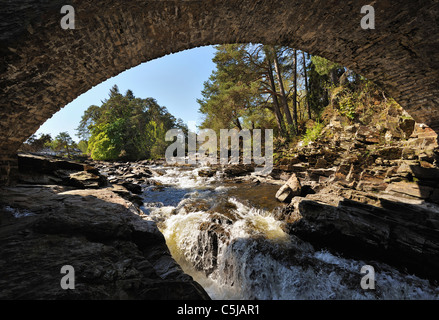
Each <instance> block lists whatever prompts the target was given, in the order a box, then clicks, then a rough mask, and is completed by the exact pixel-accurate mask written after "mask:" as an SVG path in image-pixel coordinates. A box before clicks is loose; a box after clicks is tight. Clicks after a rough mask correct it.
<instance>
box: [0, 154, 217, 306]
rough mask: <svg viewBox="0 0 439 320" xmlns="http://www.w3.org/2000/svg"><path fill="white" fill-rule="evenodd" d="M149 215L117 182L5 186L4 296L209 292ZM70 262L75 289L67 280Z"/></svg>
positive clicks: (0, 196) (0, 260)
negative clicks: (79, 185)
mask: <svg viewBox="0 0 439 320" xmlns="http://www.w3.org/2000/svg"><path fill="white" fill-rule="evenodd" d="M40 160H41V159H40ZM37 161H39V160H37ZM41 165H42V166H41V167H40V169H41V168H43V167H44V165H47V163H45V162H44V163H42V164H41ZM52 165H53V164H52ZM61 165H64V164H61ZM69 166H74V164H69ZM52 169H53V168H52ZM55 169H56V170H61V169H60V168H55ZM68 169H72V168H70V167H69V168H68ZM76 169H78V168H76ZM56 170H55V171H56ZM77 173H84V174H85V173H87V171H78V172H77ZM21 174H23V173H21ZM39 177H40V178H41V176H39ZM41 182H44V181H41ZM141 215H142V212H141V211H140V210H139V209H138V207H136V206H134V205H133V204H132V203H131V202H129V201H127V200H125V199H123V198H122V197H120V196H118V195H117V194H116V193H115V192H113V191H111V188H86V187H84V188H83V189H73V187H72V186H71V185H70V187H66V186H62V185H53V184H52V185H50V184H46V185H35V184H34V185H32V184H30V183H28V184H26V185H25V184H22V185H18V186H17V187H13V188H12V187H10V188H6V187H4V188H2V189H1V190H0V266H1V270H2V271H1V274H2V275H1V277H0V299H32V300H33V299H50V300H52V299H99V300H102V299H209V297H208V295H207V294H206V292H205V291H204V289H203V288H202V287H201V286H200V285H199V284H198V283H196V282H194V281H193V279H192V278H191V277H190V276H188V275H186V274H184V273H183V271H182V270H181V268H180V267H179V266H178V264H177V263H176V262H175V261H174V259H173V258H172V257H171V255H170V253H169V250H168V248H167V246H166V243H165V239H164V237H163V235H162V234H161V233H160V232H159V230H158V229H157V227H156V225H155V223H153V222H152V221H147V220H144V219H143V218H142V216H141ZM65 265H70V266H72V267H73V268H74V275H73V277H74V282H75V289H74V290H63V289H62V288H61V281H62V279H63V277H64V276H67V275H66V274H62V273H61V268H62V267H63V266H65ZM70 276H72V275H71V274H70Z"/></svg>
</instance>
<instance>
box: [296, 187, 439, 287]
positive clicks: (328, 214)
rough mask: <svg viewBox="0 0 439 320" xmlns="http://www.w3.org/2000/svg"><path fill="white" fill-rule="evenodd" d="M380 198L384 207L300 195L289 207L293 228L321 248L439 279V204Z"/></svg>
mask: <svg viewBox="0 0 439 320" xmlns="http://www.w3.org/2000/svg"><path fill="white" fill-rule="evenodd" d="M379 201H380V205H381V206H380V207H378V206H374V205H370V204H365V203H361V202H358V201H353V200H349V199H346V198H342V197H338V198H335V199H334V196H333V197H332V199H331V201H328V197H325V196H320V195H314V196H313V197H309V198H296V199H294V201H293V203H292V204H291V205H290V207H289V209H288V210H291V211H290V212H291V213H292V215H293V217H290V219H291V220H292V221H294V222H292V223H291V225H290V232H291V234H294V235H296V236H298V237H300V238H301V239H304V240H306V241H309V242H311V243H312V244H314V245H316V246H317V247H324V248H329V249H331V250H335V251H338V252H341V253H343V254H345V255H349V256H352V257H355V258H360V259H375V260H378V261H384V262H387V263H389V264H392V265H394V266H397V267H398V268H401V269H407V270H408V271H409V272H411V273H416V274H418V275H420V276H423V277H427V278H430V279H435V280H439V275H438V274H437V270H438V268H439V255H438V252H439V206H435V205H425V204H424V205H421V204H408V203H401V202H395V201H390V200H386V199H384V198H381V199H379Z"/></svg>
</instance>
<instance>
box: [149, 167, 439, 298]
mask: <svg viewBox="0 0 439 320" xmlns="http://www.w3.org/2000/svg"><path fill="white" fill-rule="evenodd" d="M151 169H153V170H154V172H156V174H155V175H154V177H153V178H152V181H153V183H151V184H149V185H146V186H145V187H144V192H143V200H144V206H143V207H142V210H143V211H144V212H145V213H146V214H147V215H148V219H152V220H154V221H155V222H156V223H157V225H158V227H159V229H160V231H161V232H162V233H163V235H164V236H165V239H166V243H167V246H168V248H169V250H170V252H171V254H172V256H173V257H174V259H175V260H176V261H177V262H178V263H179V264H180V266H181V267H182V268H183V270H184V271H185V272H186V273H187V274H189V275H191V276H192V277H193V278H194V279H195V280H196V281H197V282H198V283H200V284H201V285H202V286H203V287H204V289H205V290H206V292H207V293H208V294H209V295H210V297H211V298H212V299H224V300H228V299H237V300H239V299H246V300H250V299H261V300H273V299H280V300H291V299H300V300H303V299H319V300H321V299H349V300H351V299H355V300H357V299H439V287H436V286H434V285H432V284H431V283H430V282H429V281H427V280H424V279H420V278H418V277H416V276H413V275H410V274H405V273H402V272H401V271H398V270H396V269H395V268H392V267H390V266H388V265H386V264H383V263H380V262H373V263H371V262H370V261H368V263H366V262H364V261H359V260H352V259H347V258H343V257H341V256H339V255H336V254H335V253H330V252H328V251H325V250H315V249H314V248H313V247H312V245H311V244H309V243H307V242H304V241H302V240H300V239H299V238H297V237H295V236H292V235H289V234H288V233H287V232H286V230H287V228H286V225H285V223H284V222H283V221H281V220H279V219H277V218H276V217H278V216H279V214H278V213H279V210H281V209H282V207H281V206H282V205H281V204H280V203H278V202H276V200H275V197H274V195H275V193H276V191H277V189H278V188H279V186H277V185H269V184H259V185H255V184H254V183H252V182H250V181H249V180H248V181H245V179H244V180H243V181H234V180H228V179H226V178H225V177H224V176H222V174H221V173H220V172H217V173H216V175H214V176H212V177H203V176H200V175H199V171H200V170H203V169H206V168H203V167H197V168H181V167H180V168H177V167H163V166H155V167H152V168H151ZM366 264H371V265H373V267H374V269H375V289H374V290H364V289H362V287H361V285H360V282H361V279H362V278H363V277H364V276H365V275H364V274H361V272H360V270H361V268H362V267H363V266H364V265H366Z"/></svg>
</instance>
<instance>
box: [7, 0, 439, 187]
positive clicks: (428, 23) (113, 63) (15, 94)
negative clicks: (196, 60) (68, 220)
mask: <svg viewBox="0 0 439 320" xmlns="http://www.w3.org/2000/svg"><path fill="white" fill-rule="evenodd" d="M71 3H72V5H73V7H74V9H75V21H76V23H75V29H74V30H64V29H62V28H61V24H60V22H61V19H62V18H63V14H61V13H60V11H61V7H62V6H63V5H64V2H62V1H50V2H41V1H36V0H24V1H19V2H16V1H15V2H14V1H8V2H6V3H5V4H3V7H2V11H1V13H0V21H1V23H0V61H1V63H0V88H1V95H0V105H1V109H0V119H1V120H0V136H1V137H2V138H1V140H0V181H2V183H5V182H8V181H9V180H11V178H10V176H11V174H12V175H13V173H14V172H15V171H16V169H17V165H16V158H15V157H13V156H11V155H12V154H14V153H15V151H16V150H17V148H18V147H19V146H20V144H21V143H22V142H23V141H25V140H26V139H27V138H28V137H29V136H30V135H31V134H32V133H34V132H35V131H36V130H37V129H38V128H39V126H40V125H41V124H42V123H44V121H45V120H47V119H48V118H50V117H51V116H52V115H53V114H54V113H55V112H57V111H58V110H59V109H60V108H62V107H64V106H65V105H66V104H67V103H69V102H70V101H72V100H73V99H75V98H76V97H78V96H79V95H80V94H82V93H84V92H86V91H87V90H89V89H90V88H92V87H93V86H95V85H97V84H99V83H100V82H102V81H104V80H106V79H108V78H110V77H112V76H115V75H117V74H119V73H120V72H122V71H124V70H126V69H129V68H131V67H134V66H136V65H138V64H140V63H142V62H146V61H149V60H152V59H155V58H158V57H161V56H164V55H166V54H169V53H173V52H178V51H181V50H185V49H189V48H194V47H198V46H203V45H211V44H217V43H234V42H253V43H267V44H281V45H289V46H292V47H295V48H298V49H302V50H304V51H307V52H310V53H311V54H317V55H321V56H324V57H325V58H328V59H330V60H333V61H335V62H338V63H341V64H342V65H344V66H346V67H348V68H350V69H352V70H354V71H356V72H357V73H359V74H362V75H364V76H366V77H368V78H370V79H372V80H375V81H377V82H378V83H379V84H381V85H383V86H384V87H385V88H386V89H387V91H388V92H389V93H390V94H391V95H392V96H393V97H394V98H395V99H396V100H397V101H398V102H399V103H400V104H401V105H402V106H403V107H404V108H405V109H406V110H407V111H408V112H409V113H410V114H411V115H412V116H413V117H414V118H415V120H416V121H417V122H420V123H426V124H427V125H429V126H430V127H431V128H433V129H435V130H436V129H437V128H438V127H439V111H438V110H439V109H438V107H437V106H438V104H439V96H438V90H439V89H438V88H439V68H438V61H439V58H438V55H439V51H438V50H437V34H438V31H439V30H438V29H439V25H438V24H437V20H436V19H437V12H438V6H439V4H438V3H437V2H436V1H434V0H428V1H423V2H422V4H419V3H417V2H414V1H411V2H410V1H406V2H405V3H403V4H398V5H397V6H396V5H395V3H394V2H393V1H390V0H385V1H379V2H377V3H375V4H374V7H375V15H376V23H375V29H374V30H363V29H362V28H361V19H362V18H363V16H364V14H362V13H361V7H362V5H363V4H364V3H362V2H358V1H344V2H337V3H335V2H333V1H315V0H307V1H299V0H294V1H291V0H275V1H273V0H265V1H257V2H255V1H251V0H245V1H239V2H236V1H202V2H201V1H148V2H145V1H139V0H129V1H124V2H123V6H121V5H120V3H118V2H113V1H110V2H109V1H105V2H104V1H100V0H97V1H86V0H76V1H71Z"/></svg>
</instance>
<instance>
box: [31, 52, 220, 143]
mask: <svg viewBox="0 0 439 320" xmlns="http://www.w3.org/2000/svg"><path fill="white" fill-rule="evenodd" d="M214 52H215V49H214V48H213V46H208V47H201V48H195V49H191V50H185V51H182V52H178V53H175V54H171V55H168V56H165V57H162V58H159V59H155V60H152V61H149V62H147V63H143V64H141V65H138V66H137V67H134V68H132V69H130V70H127V71H124V72H122V73H121V74H119V75H117V76H115V77H113V78H110V79H108V80H106V81H104V82H102V83H101V84H99V85H97V86H96V87H94V88H92V89H90V90H89V91H87V92H86V93H84V94H82V95H80V96H79V97H78V98H76V99H75V100H74V101H72V102H71V103H69V104H68V105H66V106H65V107H64V108H63V109H61V110H60V111H59V112H57V113H56V114H54V115H53V117H52V118H50V119H49V120H47V121H46V122H45V123H44V124H43V125H42V126H41V127H40V129H39V130H38V131H37V132H36V134H37V135H38V134H40V133H50V134H51V135H52V137H55V136H56V135H57V134H58V133H60V132H63V131H67V132H69V133H70V135H71V137H72V138H73V139H74V140H76V141H78V137H76V130H75V129H76V128H77V127H78V124H79V121H80V120H81V117H82V115H83V114H84V111H85V110H86V109H87V108H88V107H89V106H91V105H93V104H95V105H101V101H102V100H104V99H106V98H108V94H109V92H110V88H111V87H112V86H113V85H115V84H117V85H118V87H119V90H120V92H122V93H125V92H126V91H127V90H128V89H131V90H132V91H133V93H134V95H135V96H136V97H139V98H147V97H152V98H154V99H156V100H157V102H158V104H160V105H161V106H165V107H166V108H167V109H168V111H169V112H170V113H171V114H173V115H174V116H175V117H176V118H181V119H183V121H185V122H186V123H187V122H189V121H197V124H199V123H200V120H201V115H200V114H199V113H198V103H197V99H198V98H201V90H202V89H203V83H204V82H205V81H207V80H208V78H209V76H210V74H211V73H212V71H213V70H214V69H215V64H214V63H213V62H212V58H213V55H214Z"/></svg>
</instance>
